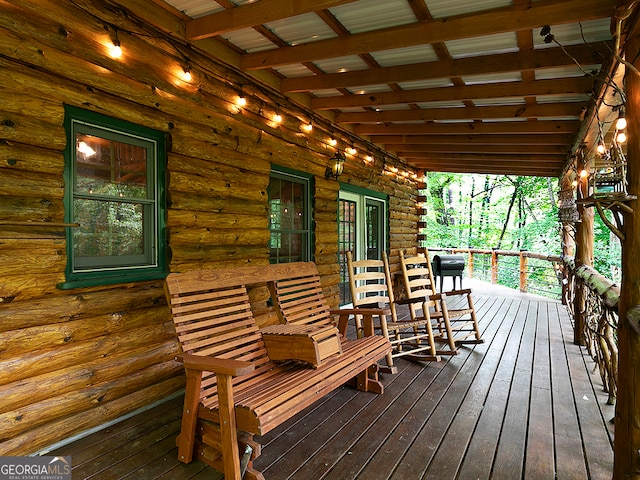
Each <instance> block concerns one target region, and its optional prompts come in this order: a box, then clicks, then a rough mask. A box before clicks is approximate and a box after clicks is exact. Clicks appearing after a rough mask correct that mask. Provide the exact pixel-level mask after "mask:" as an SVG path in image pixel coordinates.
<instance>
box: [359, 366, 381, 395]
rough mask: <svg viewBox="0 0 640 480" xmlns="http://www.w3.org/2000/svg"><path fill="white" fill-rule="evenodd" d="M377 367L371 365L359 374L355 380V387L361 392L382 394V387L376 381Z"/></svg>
mask: <svg viewBox="0 0 640 480" xmlns="http://www.w3.org/2000/svg"><path fill="white" fill-rule="evenodd" d="M378 369H379V367H378V365H371V366H370V367H368V368H367V369H366V370H364V371H362V372H360V373H359V374H358V377H357V378H356V387H357V388H358V390H360V391H362V392H373V393H383V392H384V386H383V385H382V382H380V380H379V379H378Z"/></svg>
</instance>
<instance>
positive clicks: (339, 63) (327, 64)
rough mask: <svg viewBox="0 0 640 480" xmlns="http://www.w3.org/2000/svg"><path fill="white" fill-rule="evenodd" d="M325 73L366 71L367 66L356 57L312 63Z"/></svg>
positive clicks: (350, 56) (327, 59)
mask: <svg viewBox="0 0 640 480" xmlns="http://www.w3.org/2000/svg"><path fill="white" fill-rule="evenodd" d="M313 63H314V64H315V65H316V66H317V67H318V68H320V69H321V70H322V71H323V72H325V73H344V72H353V71H354V70H367V69H368V68H369V66H368V65H367V64H366V63H365V62H364V60H362V59H361V58H360V57H359V56H357V55H348V56H346V57H336V58H326V59H322V60H316V61H314V62H313Z"/></svg>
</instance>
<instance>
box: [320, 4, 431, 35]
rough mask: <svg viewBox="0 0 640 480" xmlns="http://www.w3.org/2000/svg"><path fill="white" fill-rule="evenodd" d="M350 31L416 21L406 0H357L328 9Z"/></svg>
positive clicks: (354, 31) (358, 31)
mask: <svg viewBox="0 0 640 480" xmlns="http://www.w3.org/2000/svg"><path fill="white" fill-rule="evenodd" d="M329 10H330V11H331V13H332V14H333V15H334V16H335V17H336V18H337V19H338V21H339V22H340V23H341V24H342V25H344V26H345V27H346V29H347V30H349V32H351V33H361V32H368V31H371V30H377V29H380V28H389V27H396V26H398V25H407V24H409V23H415V22H417V21H418V19H417V18H416V16H415V15H414V14H413V10H411V7H410V6H409V3H408V2H407V1H406V0H359V1H357V2H353V3H347V4H345V5H339V6H337V7H332V8H330V9H329Z"/></svg>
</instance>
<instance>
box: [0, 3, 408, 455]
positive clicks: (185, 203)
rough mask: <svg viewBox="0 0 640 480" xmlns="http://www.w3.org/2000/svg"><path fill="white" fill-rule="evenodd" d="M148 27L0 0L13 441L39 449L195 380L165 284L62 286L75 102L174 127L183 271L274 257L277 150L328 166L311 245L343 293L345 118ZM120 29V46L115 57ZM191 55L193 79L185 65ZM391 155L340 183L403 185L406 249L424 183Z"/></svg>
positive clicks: (330, 284)
mask: <svg viewBox="0 0 640 480" xmlns="http://www.w3.org/2000/svg"><path fill="white" fill-rule="evenodd" d="M135 4H136V6H137V7H138V8H139V10H141V11H148V12H149V15H155V13H154V12H157V11H158V7H157V6H156V5H154V4H152V3H151V2H149V3H148V4H145V2H144V1H140V2H135ZM161 16H162V21H169V22H170V20H171V17H170V14H169V13H168V12H166V11H162V12H161ZM174 21H175V24H179V19H177V18H175V19H174ZM149 23H156V22H149V21H147V19H145V18H139V17H136V16H135V15H132V14H131V12H125V11H124V10H122V9H121V8H119V7H117V5H115V4H112V3H108V2H92V1H82V2H76V1H67V0H42V1H39V2H31V1H27V0H24V1H21V0H15V1H14V0H11V1H9V2H7V1H4V0H0V78H1V79H2V80H1V81H0V86H1V87H2V90H3V92H2V95H0V223H2V224H1V225H0V251H1V252H2V261H1V262H0V272H1V278H2V280H1V282H0V317H1V319H2V321H1V322H0V432H1V434H0V455H25V454H29V453H32V452H35V451H38V450H41V449H42V448H45V447H46V446H48V445H51V444H53V443H56V442H58V441H61V440H63V439H65V438H68V437H70V436H72V435H74V434H77V433H79V432H82V431H85V430H87V429H90V428H93V427H96V426H99V425H101V424H104V423H105V422H107V421H109V420H112V419H115V418H118V417H120V416H122V415H124V414H126V413H128V412H131V411H133V410H135V409H137V408H139V407H142V406H145V405H148V404H151V403H153V402H155V401H158V400H160V399H162V398H165V397H166V396H168V395H170V394H172V393H174V392H177V391H179V390H180V389H181V388H182V387H183V383H184V379H183V376H182V368H181V366H180V365H178V364H176V363H175V362H174V361H173V360H172V358H173V356H174V354H175V353H176V351H177V349H178V347H177V344H176V341H175V333H174V330H173V327H172V324H171V323H170V318H169V313H168V309H167V308H166V304H165V300H164V294H163V283H162V281H152V282H140V283H131V284H120V285H110V286H103V287H92V288H84V289H74V290H68V291H65V290H60V289H59V288H57V287H56V285H57V284H59V283H60V282H64V280H65V274H64V271H65V266H66V243H65V235H66V233H65V228H64V226H62V225H61V224H63V222H64V219H65V213H64V204H63V197H64V189H65V184H64V180H63V170H64V158H63V150H64V149H65V144H66V140H65V138H66V137H65V130H64V128H63V118H64V105H65V104H67V105H72V106H76V107H79V108H84V109H87V110H92V111H96V112H99V113H102V114H105V115H108V116H112V117H116V118H119V119H122V120H127V121H129V122H133V123H136V124H139V125H143V126H146V127H150V128H154V129H156V130H160V131H162V132H166V133H167V134H168V136H169V138H170V142H169V146H168V168H167V171H168V215H167V217H168V218H167V227H168V235H169V250H170V262H169V263H170V270H172V271H185V270H188V269H194V268H200V267H223V266H225V265H241V264H248V263H252V264H265V263H267V262H268V258H269V248H268V239H269V230H268V218H267V205H268V202H267V193H266V190H267V185H268V182H269V175H270V171H271V166H272V164H277V165H280V166H283V167H288V168H292V169H296V170H301V171H305V172H309V173H311V174H313V175H314V180H315V182H314V184H315V192H314V229H315V238H316V241H315V252H314V253H315V255H314V258H315V261H316V263H317V264H318V267H319V270H320V272H321V273H322V275H323V286H324V288H325V290H326V292H327V294H328V295H330V297H331V299H332V303H333V305H337V303H338V283H339V268H338V264H337V251H338V247H337V241H338V234H337V221H336V220H337V196H338V192H339V184H338V182H336V181H335V180H327V179H325V177H324V172H325V169H326V167H327V165H328V161H329V158H330V156H331V155H332V152H330V151H329V150H328V149H327V146H326V141H325V140H324V137H325V136H326V134H327V132H330V128H332V127H331V125H329V124H326V125H325V128H324V129H323V128H317V129H314V131H313V132H312V133H310V134H301V132H300V131H299V123H300V122H299V119H301V118H309V117H308V113H307V112H306V111H305V110H304V108H303V107H301V106H299V105H298V104H294V103H292V102H291V101H288V100H287V99H286V98H283V97H278V96H277V94H276V93H274V92H271V91H269V89H268V88H267V87H265V86H264V85H261V84H257V83H252V82H251V81H249V80H248V79H247V78H245V77H243V76H242V75H241V74H240V73H239V72H236V71H235V70H233V69H231V68H229V67H227V66H225V65H223V64H221V63H217V62H216V61H215V60H213V59H211V58H208V57H207V56H204V55H202V53H201V52H199V51H197V50H194V49H192V48H191V47H189V46H188V45H186V44H184V43H182V42H180V41H177V40H176V39H175V38H173V37H171V36H170V35H168V34H166V33H163V32H162V31H161V30H159V29H155V28H152V27H151V26H150V25H149ZM115 30H118V36H119V40H120V41H121V43H122V46H123V50H124V55H123V57H122V58H121V59H119V60H114V59H112V58H110V57H109V56H108V54H107V45H108V44H110V43H111V39H112V38H113V35H114V31H115ZM187 61H188V62H189V66H190V67H191V69H192V72H193V75H194V79H193V81H192V82H184V81H183V80H181V79H180V78H179V73H180V72H181V69H182V68H184V65H185V63H186V62H187ZM239 85H242V88H243V93H244V94H245V95H247V96H248V97H249V102H250V103H249V105H248V106H247V107H246V108H245V109H243V110H242V111H240V112H238V111H237V110H234V107H233V103H232V101H231V100H230V99H231V98H232V96H233V95H236V94H237V87H238V86H239ZM276 104H277V105H278V108H279V110H280V113H281V114H282V115H283V116H284V117H285V122H284V123H283V124H282V125H280V126H275V127H274V126H270V125H268V124H267V123H266V122H265V120H264V116H265V112H270V111H272V110H273V108H274V106H275V105H276ZM322 122H323V121H322V120H319V121H318V122H317V124H318V125H322ZM341 135H348V133H345V132H342V133H341ZM394 161H396V160H395V159H394V158H393V157H391V156H389V157H388V158H386V159H385V162H386V163H387V165H393V164H394ZM376 162H377V164H376V165H373V166H372V165H366V164H365V163H364V162H363V161H362V160H354V159H353V158H351V159H348V161H347V164H346V166H345V173H344V174H343V176H342V177H340V181H344V182H349V183H351V184H353V185H355V186H358V187H363V188H368V189H372V190H376V191H379V192H382V193H386V194H388V195H389V196H390V201H389V205H390V222H389V227H390V250H391V255H392V258H394V259H397V254H398V250H399V249H401V248H402V249H404V248H414V247H415V245H416V235H417V228H416V225H417V220H418V218H417V215H416V209H415V203H416V195H417V191H416V184H415V182H414V181H410V180H408V179H407V178H406V177H402V176H395V175H383V174H381V170H382V166H381V165H380V163H381V162H382V160H381V159H378V160H376ZM21 222H29V223H31V225H27V226H24V225H22V223H21ZM257 297H258V298H259V299H261V297H260V295H257ZM262 300H263V298H262ZM261 313H263V314H264V316H263V317H261V320H260V321H261V322H263V323H268V322H270V321H272V317H271V315H270V312H269V311H268V310H265V311H263V312H261Z"/></svg>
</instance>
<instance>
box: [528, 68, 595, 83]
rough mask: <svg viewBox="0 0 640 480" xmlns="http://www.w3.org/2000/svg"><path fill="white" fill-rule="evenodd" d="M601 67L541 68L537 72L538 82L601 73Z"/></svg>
mask: <svg viewBox="0 0 640 480" xmlns="http://www.w3.org/2000/svg"><path fill="white" fill-rule="evenodd" d="M599 70H600V65H581V66H578V65H576V66H571V67H556V68H541V69H539V70H536V71H535V76H536V80H544V79H551V78H567V77H582V76H584V75H585V72H587V73H588V72H592V71H595V72H597V71H599Z"/></svg>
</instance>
